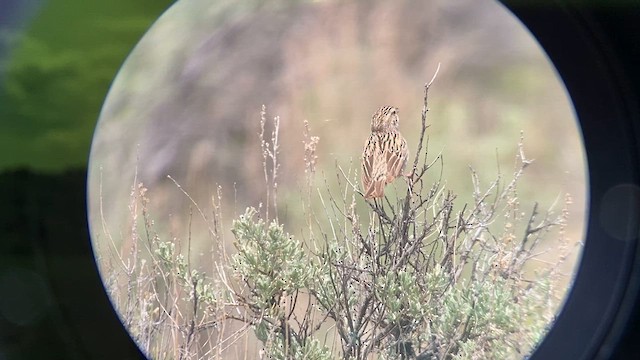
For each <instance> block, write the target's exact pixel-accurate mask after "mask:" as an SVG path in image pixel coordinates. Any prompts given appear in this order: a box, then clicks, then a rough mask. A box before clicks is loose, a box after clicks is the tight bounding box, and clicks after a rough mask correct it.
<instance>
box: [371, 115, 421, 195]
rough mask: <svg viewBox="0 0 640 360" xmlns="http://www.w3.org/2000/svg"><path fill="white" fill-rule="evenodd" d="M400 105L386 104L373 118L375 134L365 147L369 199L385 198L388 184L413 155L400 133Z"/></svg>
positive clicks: (372, 127)
mask: <svg viewBox="0 0 640 360" xmlns="http://www.w3.org/2000/svg"><path fill="white" fill-rule="evenodd" d="M399 122H400V118H399V117H398V108H396V107H393V106H382V107H381V108H380V109H378V111H376V112H375V113H374V114H373V117H372V118H371V134H370V135H369V138H368V139H367V141H366V142H365V145H364V150H363V151H362V179H361V181H362V188H363V193H364V198H365V199H371V198H381V197H383V196H384V187H385V186H386V185H387V184H389V183H391V182H392V181H393V180H395V179H396V178H397V177H399V176H409V174H403V171H404V167H405V166H406V164H407V158H408V157H409V149H408V147H407V140H405V138H404V136H402V134H401V133H400V130H399V129H398V125H399Z"/></svg>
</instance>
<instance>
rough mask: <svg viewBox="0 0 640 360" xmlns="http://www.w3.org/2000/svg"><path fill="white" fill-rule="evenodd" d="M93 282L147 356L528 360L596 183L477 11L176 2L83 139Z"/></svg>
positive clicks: (559, 113)
mask: <svg viewBox="0 0 640 360" xmlns="http://www.w3.org/2000/svg"><path fill="white" fill-rule="evenodd" d="M89 167H90V169H89V178H88V185H89V186H88V189H89V194H88V196H89V204H88V206H89V222H90V226H91V235H92V241H93V247H94V251H95V257H96V261H97V263H98V265H99V268H100V272H101V276H102V279H103V281H104V283H105V286H106V288H107V290H108V293H109V296H110V298H111V301H112V303H113V306H114V308H115V309H116V310H117V312H118V313H119V315H120V319H121V321H122V322H123V324H124V326H125V327H126V328H127V329H128V331H129V332H130V333H131V335H132V337H133V339H134V340H135V341H136V343H137V345H138V346H139V347H140V349H141V350H142V351H143V352H144V353H145V354H147V355H148V356H149V357H150V358H153V359H452V358H455V359H522V358H526V357H527V356H528V355H530V354H531V353H532V352H533V351H534V350H535V347H536V345H537V344H538V343H539V342H540V341H541V339H542V338H544V336H545V334H546V332H547V331H548V330H549V328H550V327H551V326H552V325H553V321H554V318H555V317H556V315H557V313H558V312H559V311H560V310H561V308H562V304H563V301H564V297H565V295H566V293H567V290H568V289H569V288H570V287H571V283H572V279H573V275H574V269H575V265H576V263H577V262H578V261H579V258H580V252H581V247H582V241H583V236H584V226H585V221H584V219H585V214H586V206H587V201H588V199H587V198H586V192H587V180H586V173H585V158H584V151H583V145H582V141H581V135H580V131H579V129H578V126H577V122H576V119H575V115H574V112H573V107H572V104H571V102H570V99H569V97H568V95H567V93H566V91H565V88H564V85H563V83H562V80H561V79H560V78H559V76H558V74H557V73H556V71H555V69H554V67H553V65H552V64H551V62H550V61H549V59H548V58H547V57H546V55H545V53H544V51H543V50H542V48H541V47H540V46H539V44H538V43H537V42H536V40H535V39H534V38H533V37H532V36H531V34H530V33H529V32H528V31H527V29H526V28H525V27H524V26H523V25H522V24H521V23H520V22H519V20H518V19H517V18H516V17H514V16H513V15H512V14H511V13H510V12H509V11H508V10H507V9H506V8H505V7H503V6H502V5H501V4H500V3H498V2H495V1H490V0H461V1H455V2H454V1H447V0H429V1H424V0H402V1H338V0H315V1H311V0H308V1H305V0H273V1H256V0H253V1H242V2H238V1H235V0H219V1H206V0H182V1H178V2H176V3H175V4H174V5H173V6H172V7H171V8H170V9H169V10H168V11H167V12H166V13H165V14H164V15H162V17H161V18H159V19H158V20H157V22H156V23H155V24H154V25H153V27H152V28H151V29H149V31H148V32H147V33H146V35H145V36H144V37H143V38H142V39H141V40H140V42H139V43H138V45H137V46H136V47H135V48H134V49H133V51H132V52H131V54H130V55H129V57H128V58H127V59H126V61H125V62H124V64H123V66H122V68H121V70H120V71H119V73H118V75H117V76H116V78H115V80H114V82H113V84H112V87H111V89H110V91H109V94H108V96H107V98H106V100H105V102H104V106H103V109H102V113H101V116H100V119H99V122H98V125H97V128H96V131H95V135H94V139H93V144H92V150H91V157H90V165H89Z"/></svg>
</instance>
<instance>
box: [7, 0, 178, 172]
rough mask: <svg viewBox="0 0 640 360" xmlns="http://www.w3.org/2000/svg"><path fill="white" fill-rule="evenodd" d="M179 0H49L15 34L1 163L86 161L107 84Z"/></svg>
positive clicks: (51, 167) (48, 167)
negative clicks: (139, 43) (27, 24)
mask: <svg viewBox="0 0 640 360" xmlns="http://www.w3.org/2000/svg"><path fill="white" fill-rule="evenodd" d="M172 2H173V1H170V0H163V1H151V0H139V1H107V2H87V1H82V0H54V1H47V2H46V4H44V5H43V6H42V8H41V9H40V11H39V13H38V14H37V16H35V17H34V19H33V22H32V24H31V26H30V27H29V28H28V29H26V31H25V33H24V34H22V35H21V36H20V37H17V35H14V37H16V38H15V39H14V42H15V43H16V46H15V48H14V49H13V51H12V56H11V58H10V59H9V60H8V61H7V62H6V67H7V68H6V69H5V71H6V73H5V74H4V79H3V83H2V85H1V86H2V87H0V119H2V121H0V153H1V154H5V155H4V156H2V157H0V169H6V168H10V167H30V168H32V169H36V170H43V171H60V170H62V169H64V168H68V167H79V166H85V165H86V163H87V154H88V153H89V146H90V144H91V136H92V134H93V130H94V126H95V124H96V121H97V119H98V115H99V113H100V108H101V106H102V102H103V100H104V98H105V95H106V93H107V90H108V89H109V86H110V84H111V82H112V79H113V78H114V76H115V74H116V72H117V71H118V69H119V68H120V66H121V64H122V62H123V61H124V59H125V57H126V56H127V54H128V53H129V52H130V51H131V49H132V48H133V46H134V45H135V44H136V42H137V41H138V39H139V38H140V37H141V36H142V34H143V33H144V32H145V31H146V29H147V28H148V27H149V26H150V25H151V23H152V22H153V21H155V19H156V18H157V17H158V15H159V14H160V13H161V12H162V11H163V10H164V9H166V8H167V7H168V6H169V5H170V4H171V3H172Z"/></svg>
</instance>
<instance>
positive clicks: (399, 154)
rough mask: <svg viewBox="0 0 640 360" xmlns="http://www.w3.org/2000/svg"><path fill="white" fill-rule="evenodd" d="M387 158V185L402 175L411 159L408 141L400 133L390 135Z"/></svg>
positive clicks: (386, 150)
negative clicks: (408, 160) (409, 158)
mask: <svg viewBox="0 0 640 360" xmlns="http://www.w3.org/2000/svg"><path fill="white" fill-rule="evenodd" d="M385 143H386V144H387V148H386V149H385V157H386V163H387V170H388V171H387V179H386V182H387V184H388V183H390V182H392V181H393V180H394V179H395V178H396V177H398V176H400V175H402V171H403V169H404V167H405V165H406V163H407V158H408V157H409V149H408V148H407V141H406V140H405V139H404V137H403V136H402V134H400V133H399V132H393V133H390V134H389V139H388V141H386V142H385Z"/></svg>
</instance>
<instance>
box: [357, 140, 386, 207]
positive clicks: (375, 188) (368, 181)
mask: <svg viewBox="0 0 640 360" xmlns="http://www.w3.org/2000/svg"><path fill="white" fill-rule="evenodd" d="M381 140H382V138H380V137H379V136H378V135H376V134H371V136H369V139H368V140H367V143H366V144H365V148H364V151H363V153H362V190H363V191H364V194H365V196H364V197H365V198H370V197H382V196H384V185H385V176H386V173H387V162H386V159H385V157H384V155H383V152H382V149H381V147H380V146H381V144H380V142H381Z"/></svg>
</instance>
